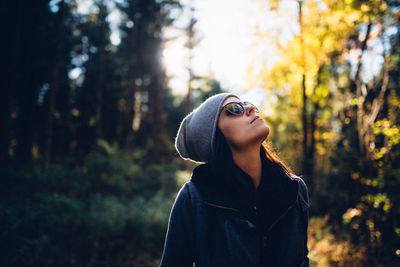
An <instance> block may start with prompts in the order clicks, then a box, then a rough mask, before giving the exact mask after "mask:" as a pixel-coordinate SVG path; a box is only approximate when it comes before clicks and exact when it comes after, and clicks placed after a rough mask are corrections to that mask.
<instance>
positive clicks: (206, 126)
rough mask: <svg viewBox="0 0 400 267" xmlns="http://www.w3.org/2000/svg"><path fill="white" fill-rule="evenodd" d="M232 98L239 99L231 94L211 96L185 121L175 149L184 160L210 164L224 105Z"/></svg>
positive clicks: (177, 137)
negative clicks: (226, 100) (219, 118)
mask: <svg viewBox="0 0 400 267" xmlns="http://www.w3.org/2000/svg"><path fill="white" fill-rule="evenodd" d="M230 96H234V97H238V96H236V95H234V94H231V93H221V94H217V95H214V96H211V97H209V98H208V99H207V100H206V101H204V102H203V103H202V104H201V105H200V106H199V107H197V108H196V109H195V110H193V111H192V112H191V113H189V114H188V115H187V116H186V117H185V118H184V119H183V121H182V123H181V125H180V126H179V130H178V133H177V135H176V138H175V148H176V150H177V151H178V153H179V155H180V156H181V157H182V158H183V159H185V160H192V161H195V162H208V160H209V159H210V157H211V154H212V152H213V151H214V142H215V132H216V129H217V122H218V117H219V114H220V110H221V106H222V103H223V102H224V101H225V99H227V98H228V97H230ZM238 98H239V97H238Z"/></svg>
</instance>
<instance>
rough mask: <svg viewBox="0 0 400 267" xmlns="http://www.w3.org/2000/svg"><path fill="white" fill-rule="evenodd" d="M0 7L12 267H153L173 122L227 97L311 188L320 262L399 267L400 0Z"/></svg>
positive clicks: (169, 181)
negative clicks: (259, 119)
mask: <svg viewBox="0 0 400 267" xmlns="http://www.w3.org/2000/svg"><path fill="white" fill-rule="evenodd" d="M0 5H1V13H2V16H1V22H2V23H1V26H0V27H1V29H2V31H1V32H2V36H3V38H2V42H1V46H2V48H3V49H2V51H3V56H2V62H3V63H4V65H3V71H2V72H1V75H2V78H1V89H2V94H1V98H0V101H1V104H0V108H1V113H0V115H1V118H0V123H1V126H0V128H1V138H0V157H1V166H0V183H1V184H0V188H1V197H0V218H1V219H0V238H1V242H0V265H1V266H157V265H158V264H159V260H160V257H161V253H162V249H163V242H164V237H165V233H166V229H167V223H168V217H169V212H170V208H171V206H172V204H173V201H174V199H175V196H176V193H177V191H178V190H179V188H180V187H181V185H182V184H183V183H184V182H186V181H188V180H189V179H190V174H191V171H192V170H193V168H194V167H195V166H196V165H195V164H193V163H190V162H185V161H183V160H182V159H180V158H179V157H178V155H177V153H176V151H175V150H174V145H173V144H174V137H175V134H176V132H177V129H178V126H179V123H180V122H181V120H182V119H183V117H184V116H185V115H186V114H187V113H188V112H190V111H191V110H192V109H193V108H195V107H196V106H198V105H199V104H200V103H201V102H202V101H203V100H204V99H206V98H207V97H209V96H211V95H213V94H215V93H220V92H233V93H236V94H239V95H240V96H241V97H242V99H243V100H248V101H250V102H253V103H254V104H256V105H257V106H259V107H260V111H261V114H262V116H263V117H264V119H265V120H266V122H267V124H268V125H269V126H270V128H271V133H270V136H269V137H268V139H269V141H270V142H271V143H272V145H273V146H274V147H275V149H276V151H277V153H278V154H279V155H280V157H281V158H282V159H283V160H284V161H285V162H286V163H287V164H288V165H289V166H290V167H291V168H292V169H293V170H294V171H295V173H296V174H297V175H302V177H303V179H304V180H305V182H306V183H307V185H308V187H309V191H310V196H311V200H310V204H311V210H310V215H311V218H310V225H309V240H308V247H309V250H310V254H309V257H310V260H311V263H312V265H313V266H400V205H399V204H400V144H399V143H400V132H399V128H400V112H399V111H400V88H399V87H400V81H399V78H400V76H399V75H400V64H399V61H400V33H399V26H400V3H399V2H398V1H396V0H391V1H389V0H388V1H383V0H382V1H378V0H376V1H372V0H371V1H367V0H364V1H362V0H358V1H357V0H344V1H343V0H282V1H278V0H276V1H273V0H271V1H267V0H217V1H215V0H214V1H211V0H201V1H200V0H192V1H191V0H181V1H179V0H114V1H113V0H50V1H49V0H36V1H22V0H14V1H3V2H2V3H1V4H0Z"/></svg>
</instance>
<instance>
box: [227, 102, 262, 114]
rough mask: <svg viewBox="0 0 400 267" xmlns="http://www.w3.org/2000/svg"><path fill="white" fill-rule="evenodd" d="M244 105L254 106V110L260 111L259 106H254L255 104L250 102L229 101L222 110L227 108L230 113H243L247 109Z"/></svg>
mask: <svg viewBox="0 0 400 267" xmlns="http://www.w3.org/2000/svg"><path fill="white" fill-rule="evenodd" d="M244 106H250V107H253V108H254V111H255V112H256V113H259V111H258V108H257V107H256V106H254V105H253V104H251V103H250V102H247V101H245V102H229V103H228V104H226V105H225V106H223V107H222V108H221V110H224V109H225V110H226V111H228V112H229V113H231V114H233V115H242V114H243V113H244V111H245V108H244Z"/></svg>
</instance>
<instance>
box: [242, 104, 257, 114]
mask: <svg viewBox="0 0 400 267" xmlns="http://www.w3.org/2000/svg"><path fill="white" fill-rule="evenodd" d="M243 104H245V105H246V106H251V107H253V108H254V111H255V112H257V113H259V111H258V108H257V107H256V106H254V105H253V104H252V103H250V102H247V101H245V102H243Z"/></svg>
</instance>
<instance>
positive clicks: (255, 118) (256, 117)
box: [250, 116, 260, 123]
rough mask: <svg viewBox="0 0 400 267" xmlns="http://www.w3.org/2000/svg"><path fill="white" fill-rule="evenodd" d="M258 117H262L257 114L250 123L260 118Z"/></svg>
mask: <svg viewBox="0 0 400 267" xmlns="http://www.w3.org/2000/svg"><path fill="white" fill-rule="evenodd" d="M258 119H260V117H259V116H255V117H254V119H253V120H252V121H251V122H250V123H253V122H255V121H256V120H258Z"/></svg>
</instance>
